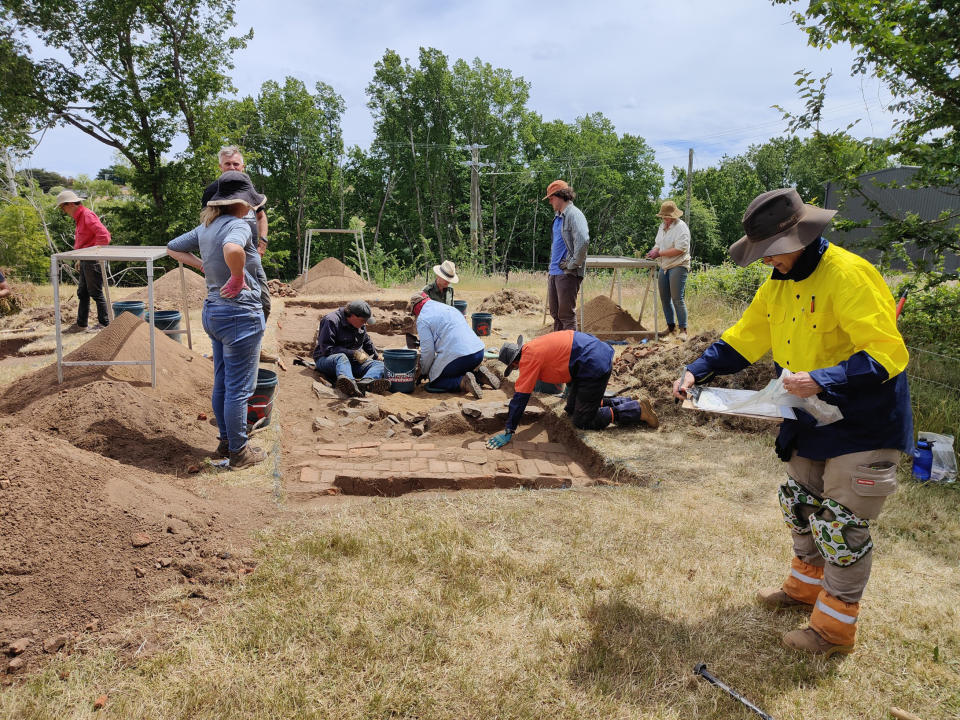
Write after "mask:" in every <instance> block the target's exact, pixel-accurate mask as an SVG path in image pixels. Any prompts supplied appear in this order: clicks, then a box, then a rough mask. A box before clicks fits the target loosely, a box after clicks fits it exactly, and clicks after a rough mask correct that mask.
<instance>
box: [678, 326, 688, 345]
mask: <svg viewBox="0 0 960 720" xmlns="http://www.w3.org/2000/svg"><path fill="white" fill-rule="evenodd" d="M679 337H680V341H681V342H686V341H687V329H686V328H685V327H682V328H680V336H679Z"/></svg>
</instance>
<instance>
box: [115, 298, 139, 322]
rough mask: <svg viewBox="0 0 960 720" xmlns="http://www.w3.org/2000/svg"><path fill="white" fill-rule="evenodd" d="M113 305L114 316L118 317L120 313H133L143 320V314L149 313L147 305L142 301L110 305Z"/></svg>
mask: <svg viewBox="0 0 960 720" xmlns="http://www.w3.org/2000/svg"><path fill="white" fill-rule="evenodd" d="M110 304H111V305H113V316H114V317H116V316H117V315H119V314H120V313H125V312H128V313H133V314H134V315H136V316H137V317H138V318H142V317H143V314H144V313H145V312H146V311H147V304H146V303H145V302H143V301H142V300H117V301H116V302H115V303H110Z"/></svg>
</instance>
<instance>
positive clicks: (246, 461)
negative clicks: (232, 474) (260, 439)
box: [230, 443, 267, 470]
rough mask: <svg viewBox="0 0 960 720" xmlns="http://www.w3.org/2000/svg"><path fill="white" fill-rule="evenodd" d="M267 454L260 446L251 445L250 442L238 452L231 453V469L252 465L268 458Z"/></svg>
mask: <svg viewBox="0 0 960 720" xmlns="http://www.w3.org/2000/svg"><path fill="white" fill-rule="evenodd" d="M266 458H267V455H266V453H265V452H263V450H261V449H260V448H255V447H250V443H247V444H246V445H244V446H243V448H242V449H240V450H238V451H237V452H232V453H230V469H231V470H239V469H240V468H245V467H250V466H251V465H256V464H257V463H262V462H263V461H264V460H266Z"/></svg>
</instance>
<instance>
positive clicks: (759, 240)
mask: <svg viewBox="0 0 960 720" xmlns="http://www.w3.org/2000/svg"><path fill="white" fill-rule="evenodd" d="M836 214H837V211H836V210H824V209H823V208H818V207H816V206H815V205H807V204H806V203H804V202H803V200H801V199H800V194H799V193H798V192H797V191H796V190H794V189H793V188H780V189H779V190H771V191H769V192H765V193H763V194H761V195H758V196H757V197H756V198H754V200H753V202H752V203H750V207H748V208H747V211H746V212H745V213H744V214H743V230H744V232H746V235H744V236H743V237H742V238H740V239H739V240H737V241H736V242H735V243H734V244H733V245H731V246H730V257H732V258H733V261H734V262H735V263H736V264H737V265H740V266H741V267H746V266H747V265H749V264H750V263H752V262H753V261H754V260H759V259H760V258H762V257H769V256H770V255H782V254H783V253H791V252H796V251H797V250H803V248H805V247H806V246H807V245H809V244H810V243H812V242H813V241H814V240H816V239H817V238H818V237H820V234H821V233H822V232H823V231H824V229H825V228H826V227H827V225H829V224H830V221H831V220H832V219H833V216H834V215H836Z"/></svg>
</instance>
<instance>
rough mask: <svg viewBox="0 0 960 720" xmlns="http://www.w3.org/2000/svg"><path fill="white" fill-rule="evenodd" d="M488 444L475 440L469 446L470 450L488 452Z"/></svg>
mask: <svg viewBox="0 0 960 720" xmlns="http://www.w3.org/2000/svg"><path fill="white" fill-rule="evenodd" d="M486 448H487V442H486V441H485V440H475V441H473V442H472V443H470V444H469V445H467V449H468V450H486Z"/></svg>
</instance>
